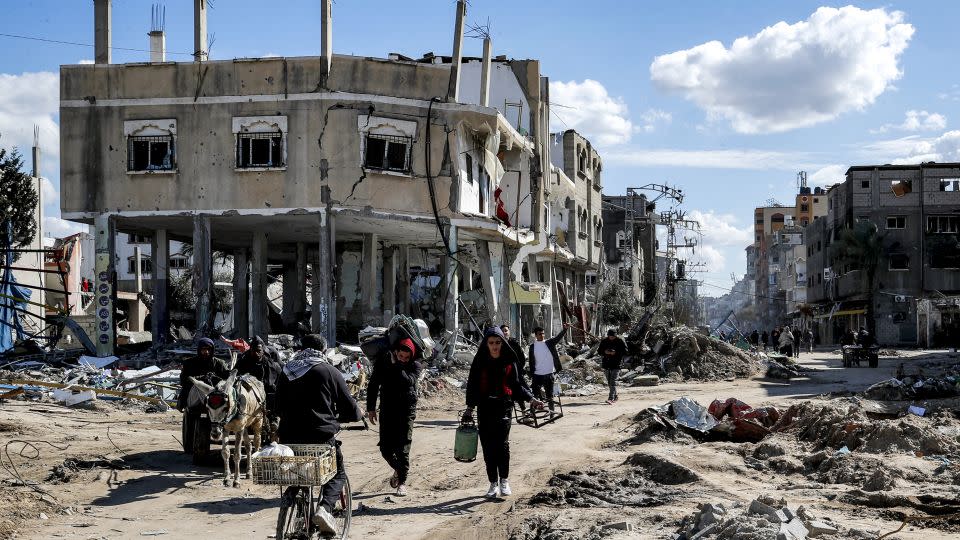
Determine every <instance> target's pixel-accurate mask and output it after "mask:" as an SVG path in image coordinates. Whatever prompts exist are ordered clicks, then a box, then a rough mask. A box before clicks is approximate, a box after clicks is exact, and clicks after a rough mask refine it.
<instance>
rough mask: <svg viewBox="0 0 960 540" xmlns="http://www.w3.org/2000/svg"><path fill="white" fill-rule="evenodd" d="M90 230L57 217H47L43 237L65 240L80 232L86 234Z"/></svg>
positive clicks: (44, 220) (85, 226) (80, 224)
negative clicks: (64, 238) (65, 237)
mask: <svg viewBox="0 0 960 540" xmlns="http://www.w3.org/2000/svg"><path fill="white" fill-rule="evenodd" d="M88 229H89V227H88V226H87V225H84V224H82V223H75V222H73V221H67V220H65V219H61V218H59V217H56V216H46V217H44V218H43V235H44V236H47V235H50V236H53V237H54V238H63V237H64V236H69V235H71V234H75V233H78V232H86V231H87V230H88Z"/></svg>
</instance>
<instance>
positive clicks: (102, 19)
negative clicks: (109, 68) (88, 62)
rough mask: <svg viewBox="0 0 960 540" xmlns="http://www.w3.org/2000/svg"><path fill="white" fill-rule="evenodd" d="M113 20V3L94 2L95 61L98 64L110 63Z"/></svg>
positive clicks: (102, 0) (105, 0)
mask: <svg viewBox="0 0 960 540" xmlns="http://www.w3.org/2000/svg"><path fill="white" fill-rule="evenodd" d="M112 19H113V7H112V6H111V1H110V0H93V61H94V63H96V64H109V63H110V59H111V53H110V51H111V50H112V49H111V48H110V47H111V39H110V38H111V36H110V34H111V32H112V28H111V25H112V24H113V21H112Z"/></svg>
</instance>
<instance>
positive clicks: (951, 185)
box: [940, 178, 960, 191]
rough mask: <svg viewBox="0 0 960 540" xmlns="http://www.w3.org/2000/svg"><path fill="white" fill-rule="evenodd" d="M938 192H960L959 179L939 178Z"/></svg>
mask: <svg viewBox="0 0 960 540" xmlns="http://www.w3.org/2000/svg"><path fill="white" fill-rule="evenodd" d="M940 191H960V178H941V179H940Z"/></svg>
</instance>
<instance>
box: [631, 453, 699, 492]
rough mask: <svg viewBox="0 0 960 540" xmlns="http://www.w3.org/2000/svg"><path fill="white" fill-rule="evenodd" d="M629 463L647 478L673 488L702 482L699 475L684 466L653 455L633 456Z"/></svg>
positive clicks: (639, 454) (638, 454) (640, 454)
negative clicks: (678, 485)
mask: <svg viewBox="0 0 960 540" xmlns="http://www.w3.org/2000/svg"><path fill="white" fill-rule="evenodd" d="M627 463H628V464H630V465H633V466H634V467H636V468H637V470H638V471H640V472H642V473H643V474H644V475H645V476H646V477H647V478H649V479H650V480H653V481H654V482H656V483H658V484H665V485H668V486H673V485H677V484H689V483H690V482H696V481H697V480H700V476H699V475H698V474H697V473H695V472H693V471H691V470H690V469H688V468H686V467H684V466H683V465H680V464H679V463H674V462H672V461H670V460H668V459H664V458H662V457H660V456H654V455H652V454H643V453H637V454H633V455H632V456H630V457H629V458H627Z"/></svg>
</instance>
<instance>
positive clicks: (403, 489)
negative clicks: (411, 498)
mask: <svg viewBox="0 0 960 540" xmlns="http://www.w3.org/2000/svg"><path fill="white" fill-rule="evenodd" d="M406 496H407V486H405V485H403V484H400V485H398V486H397V497H406Z"/></svg>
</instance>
